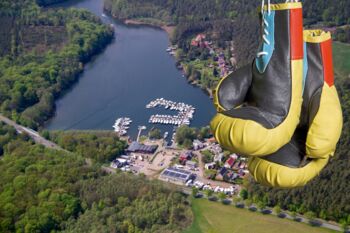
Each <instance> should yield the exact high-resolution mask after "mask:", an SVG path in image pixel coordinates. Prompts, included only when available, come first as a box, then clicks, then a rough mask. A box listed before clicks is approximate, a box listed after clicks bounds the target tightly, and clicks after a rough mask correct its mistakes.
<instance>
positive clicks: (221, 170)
mask: <svg viewBox="0 0 350 233" xmlns="http://www.w3.org/2000/svg"><path fill="white" fill-rule="evenodd" d="M227 171H228V170H227V168H226V167H222V168H221V169H220V171H219V174H220V175H221V176H225V174H226V173H227Z"/></svg>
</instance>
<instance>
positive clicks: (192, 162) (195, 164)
mask: <svg viewBox="0 0 350 233" xmlns="http://www.w3.org/2000/svg"><path fill="white" fill-rule="evenodd" d="M186 166H187V167H188V168H190V169H195V168H196V167H197V163H196V162H194V161H186Z"/></svg>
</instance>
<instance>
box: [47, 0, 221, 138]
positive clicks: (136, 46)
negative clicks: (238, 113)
mask: <svg viewBox="0 0 350 233" xmlns="http://www.w3.org/2000/svg"><path fill="white" fill-rule="evenodd" d="M55 7H64V8H68V7H77V8H85V9H88V10H89V11H91V12H93V13H94V14H96V15H97V16H99V17H101V18H102V20H103V21H104V22H105V23H108V24H111V23H112V24H114V27H115V35H116V36H115V40H114V41H113V42H112V43H111V44H109V45H108V46H107V47H106V49H105V50H104V51H103V52H102V53H101V54H99V55H98V56H96V57H94V58H93V59H92V61H91V62H89V63H88V64H86V66H85V68H84V72H83V73H82V74H81V77H80V79H79V81H78V82H77V83H76V84H75V85H74V86H73V87H72V88H71V89H70V90H68V91H67V93H66V94H65V95H64V96H62V97H61V98H60V99H58V100H57V101H56V114H55V116H54V117H53V118H52V119H51V120H50V121H49V122H48V123H47V124H46V129H49V130H73V129H80V130H88V129H89V130H112V129H113V128H112V125H113V124H114V122H115V120H116V118H119V117H130V118H131V119H132V120H133V122H132V124H131V125H130V129H129V131H128V133H129V135H131V136H132V137H135V135H136V134H137V127H138V126H139V125H145V126H147V128H148V129H150V128H152V127H153V126H154V127H158V128H161V129H162V130H163V131H171V130H172V128H173V127H172V126H164V125H157V124H148V120H149V117H150V116H151V115H152V114H157V113H159V114H171V115H176V114H177V113H176V112H175V111H170V110H165V109H161V108H153V109H146V108H145V106H146V104H147V103H148V102H150V101H151V100H153V99H156V98H161V97H163V98H165V99H169V100H173V101H177V102H185V103H187V104H191V105H193V106H194V107H195V108H196V112H195V114H194V118H193V120H192V121H191V126H196V127H200V126H206V125H208V124H209V121H210V119H211V118H212V117H213V115H214V113H215V109H214V107H213V104H212V101H211V100H210V99H209V97H208V95H206V94H205V93H204V92H203V91H202V90H201V89H200V88H197V87H194V86H191V85H190V84H188V83H187V80H186V78H184V77H183V76H182V73H181V72H180V71H179V70H178V69H177V68H176V66H175V60H174V58H173V57H172V56H170V55H169V54H168V53H167V52H166V48H167V47H168V46H169V38H168V35H167V33H166V32H165V31H163V30H161V29H158V28H154V27H149V26H130V25H125V24H122V23H120V22H118V21H116V20H114V19H112V18H110V17H109V16H105V15H103V0H80V1H79V0H77V1H74V0H73V1H68V3H62V4H58V5H56V6H55ZM144 133H145V132H144Z"/></svg>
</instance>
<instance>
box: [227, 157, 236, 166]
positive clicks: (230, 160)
mask: <svg viewBox="0 0 350 233" xmlns="http://www.w3.org/2000/svg"><path fill="white" fill-rule="evenodd" d="M235 161H236V159H235V158H233V157H230V158H228V159H227V160H226V162H225V165H224V166H225V167H226V168H231V167H232V166H233V165H234V164H235Z"/></svg>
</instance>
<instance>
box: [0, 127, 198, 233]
mask: <svg viewBox="0 0 350 233" xmlns="http://www.w3.org/2000/svg"><path fill="white" fill-rule="evenodd" d="M80 137H81V136H80ZM90 138H92V139H91V140H92V141H93V135H92V136H90ZM81 147H82V146H81ZM0 149H1V150H0V152H1V153H0V177H1V179H0V232H3V233H7V232H26V233H27V232H28V233H29V232H61V231H62V232H72V233H73V232H74V233H79V232H82V233H85V232H122V233H124V232H125V233H130V232H132V233H136V232H180V231H181V229H183V228H185V227H186V226H188V225H189V224H190V222H191V221H192V213H191V209H190V207H189V206H188V205H187V204H186V200H185V197H184V196H183V195H182V194H180V193H179V192H177V191H176V190H175V189H173V188H171V187H164V186H163V184H161V183H160V182H157V181H149V180H147V179H146V178H145V177H143V176H134V175H131V174H127V173H117V174H115V175H108V174H105V173H103V172H102V171H101V169H100V167H99V166H97V165H94V164H88V163H86V161H85V158H86V157H87V156H85V154H82V155H80V153H81V152H77V153H67V152H63V151H56V150H50V149H46V148H44V147H43V146H40V145H36V144H34V143H33V142H32V141H31V140H30V139H29V137H28V136H26V135H25V134H20V135H18V134H17V133H16V131H15V130H14V129H13V128H11V127H9V126H6V125H3V124H2V123H0ZM150 210H152V211H150Z"/></svg>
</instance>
